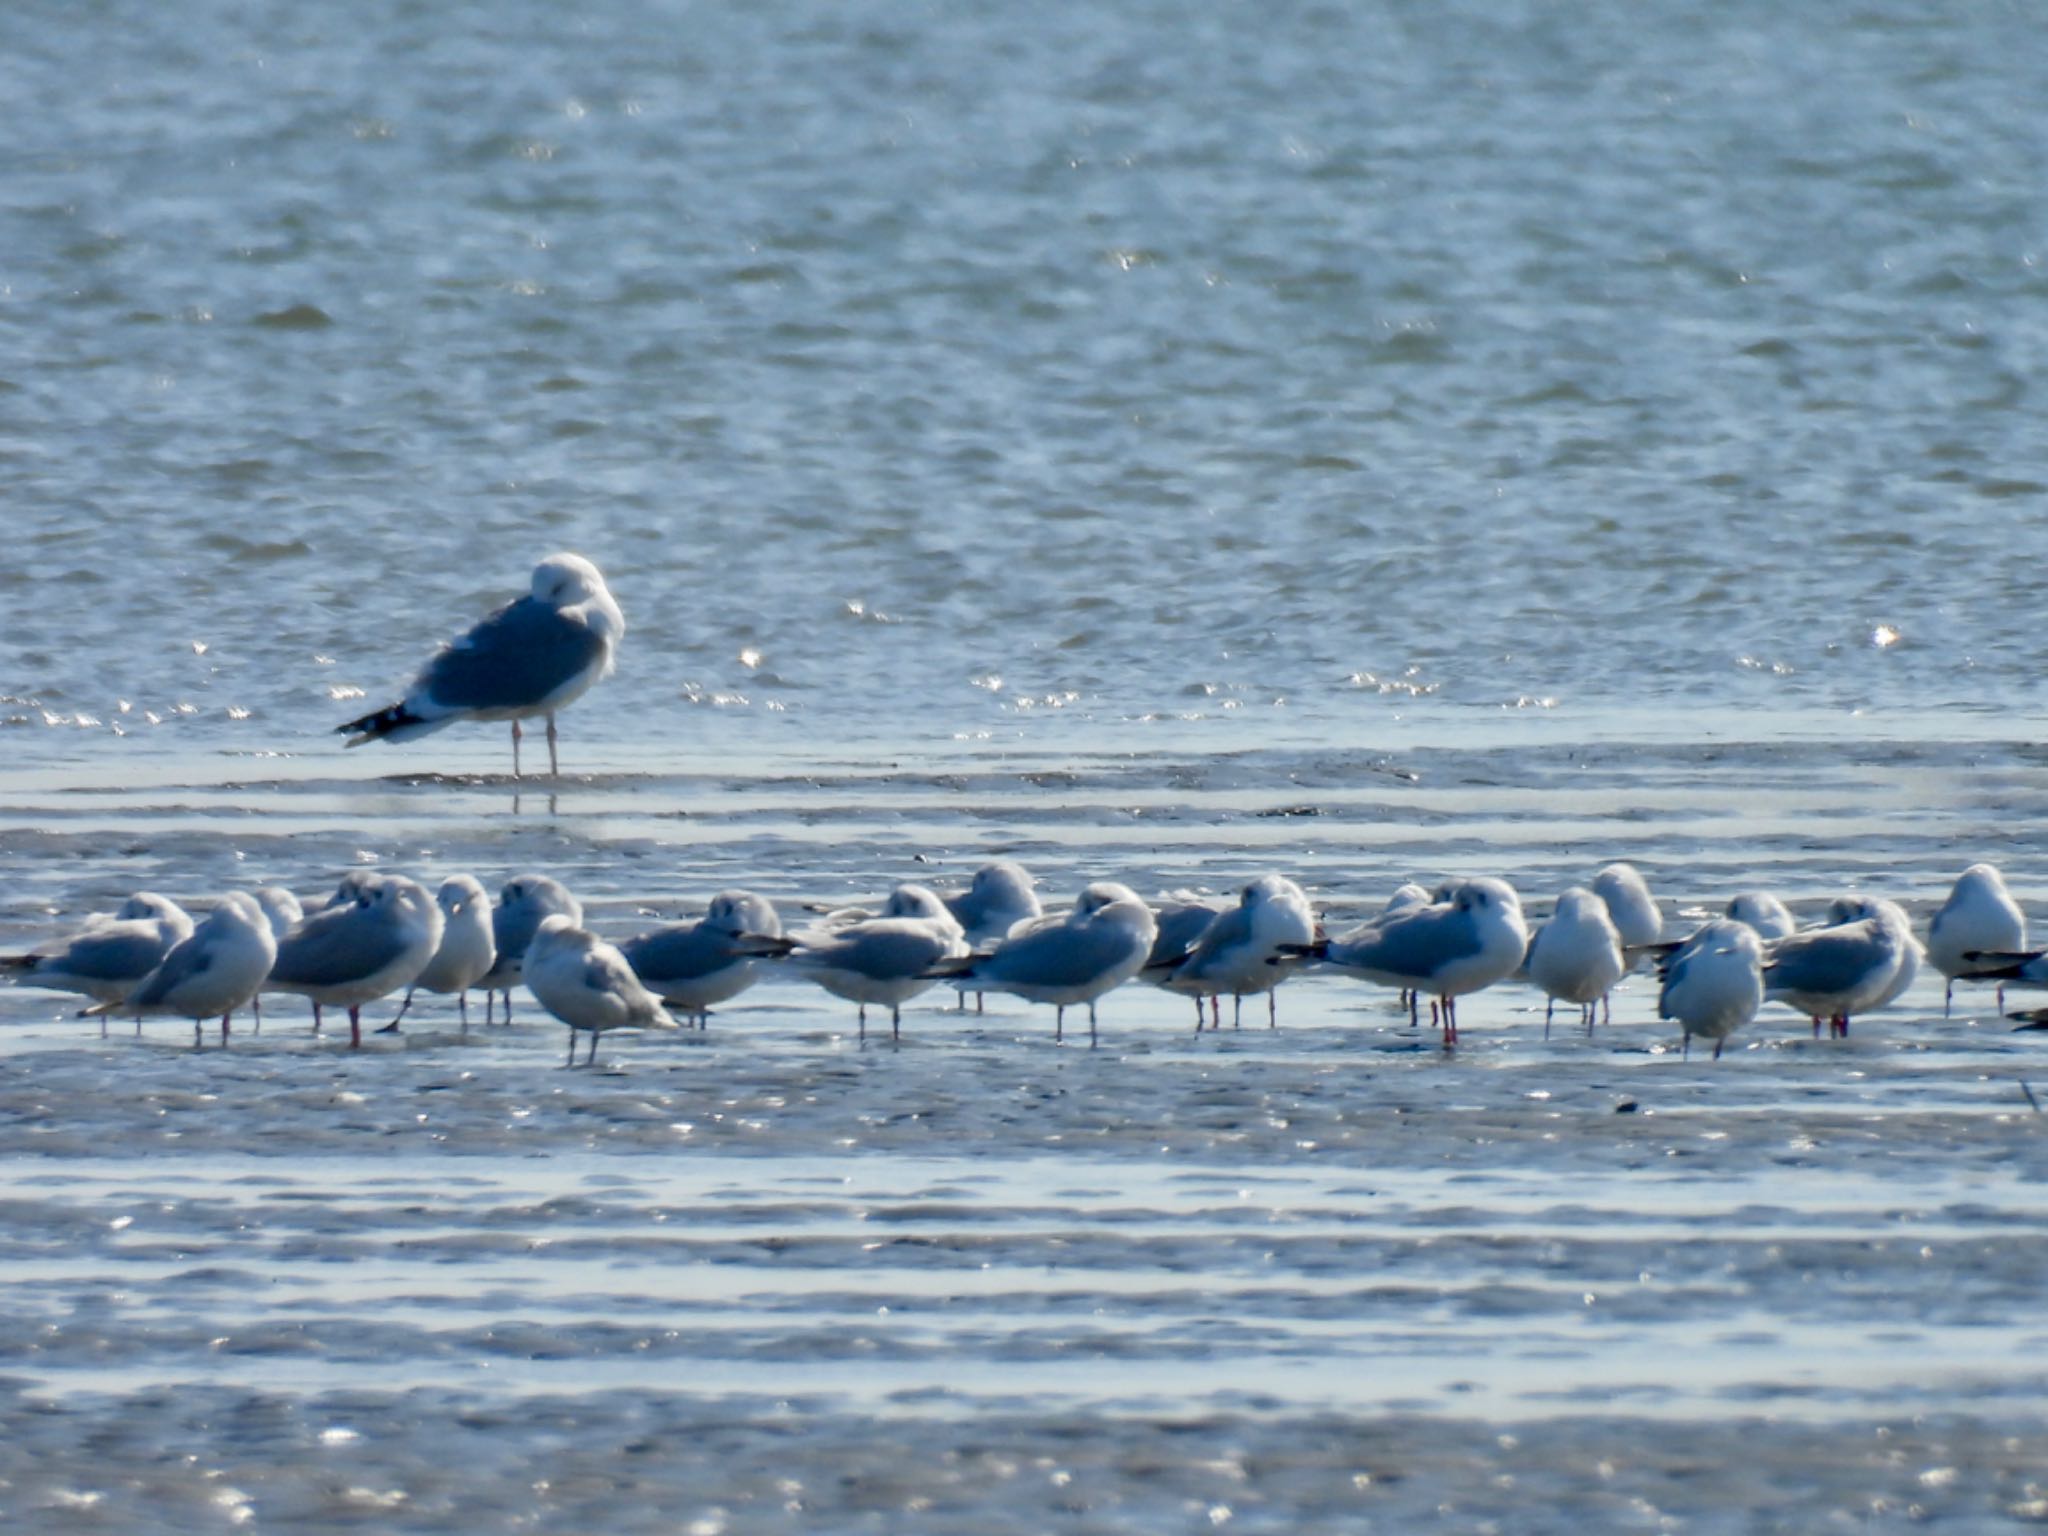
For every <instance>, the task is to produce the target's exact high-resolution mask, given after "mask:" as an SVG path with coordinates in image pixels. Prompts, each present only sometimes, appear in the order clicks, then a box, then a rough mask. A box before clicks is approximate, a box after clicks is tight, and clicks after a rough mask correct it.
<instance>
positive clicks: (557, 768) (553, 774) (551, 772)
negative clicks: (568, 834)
mask: <svg viewBox="0 0 2048 1536" xmlns="http://www.w3.org/2000/svg"><path fill="white" fill-rule="evenodd" d="M561 776H562V767H561V764H559V763H557V762H556V761H555V717H554V715H553V714H552V713H550V714H549V715H548V777H550V778H554V779H559V778H560V777H561ZM591 1042H592V1044H593V1045H594V1044H595V1043H596V1037H595V1036H592V1037H591Z"/></svg>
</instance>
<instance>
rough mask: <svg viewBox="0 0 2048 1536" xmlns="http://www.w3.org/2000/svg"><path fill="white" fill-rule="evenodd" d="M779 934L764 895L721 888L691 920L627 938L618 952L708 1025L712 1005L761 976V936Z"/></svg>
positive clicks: (667, 998)
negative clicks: (706, 906) (708, 904)
mask: <svg viewBox="0 0 2048 1536" xmlns="http://www.w3.org/2000/svg"><path fill="white" fill-rule="evenodd" d="M781 937H782V919H781V918H779V917H777V916H776V915H775V908H774V907H773V906H772V905H770V904H769V902H768V900H767V898H766V897H763V896H756V895H755V894H754V893H753V892H752V891H720V892H719V893H718V894H717V895H716V896H714V897H712V898H711V906H710V908H709V909H708V910H707V911H706V912H705V913H704V916H703V917H701V918H700V919H698V920H697V921H696V922H694V923H670V924H668V925H667V926H665V927H661V928H654V929H650V930H649V931H648V932H646V933H643V934H639V935H637V936H636V937H634V938H630V939H628V940H626V941H625V943H623V944H621V945H620V946H619V953H620V954H622V955H624V956H625V957H626V963H627V964H628V965H630V966H632V967H633V973H634V974H635V975H636V976H638V977H639V978H640V979H641V981H643V982H644V983H646V985H647V989H648V990H649V991H651V992H653V993H654V994H655V995H656V996H657V997H659V998H660V999H661V1000H662V1002H664V1003H666V1004H667V1005H668V1006H669V1007H671V1008H674V1009H677V1010H679V1011H680V1012H682V1013H683V1014H684V1015H686V1016H687V1017H689V1018H692V1019H695V1020H696V1021H697V1023H698V1027H699V1028H703V1029H708V1028H709V1027H710V1023H711V1010H712V1008H713V1007H714V1006H715V1005H717V1004H719V1003H724V1002H730V1001H731V1000H732V999H733V998H735V997H738V996H739V995H740V994H741V993H742V992H744V991H746V990H747V988H749V987H751V986H752V985H753V984H754V983H755V982H756V981H758V980H759V979H760V974H761V961H760V959H759V958H758V957H759V956H760V953H761V948H762V946H761V943H760V941H761V940H763V939H779V938H781Z"/></svg>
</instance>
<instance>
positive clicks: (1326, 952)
mask: <svg viewBox="0 0 2048 1536" xmlns="http://www.w3.org/2000/svg"><path fill="white" fill-rule="evenodd" d="M1278 948H1279V951H1280V954H1279V958H1280V959H1282V960H1327V959H1329V958H1330V941H1329V940H1328V939H1317V940H1316V941H1315V942H1314V943H1313V944H1282V945H1279V946H1278Z"/></svg>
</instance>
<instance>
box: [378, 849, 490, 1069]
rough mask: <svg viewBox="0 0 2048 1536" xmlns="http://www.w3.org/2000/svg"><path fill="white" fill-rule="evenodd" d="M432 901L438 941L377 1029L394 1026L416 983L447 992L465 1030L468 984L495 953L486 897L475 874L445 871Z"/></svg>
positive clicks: (391, 1030)
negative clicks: (386, 1020)
mask: <svg viewBox="0 0 2048 1536" xmlns="http://www.w3.org/2000/svg"><path fill="white" fill-rule="evenodd" d="M434 905H436V906H437V907H439V908H440V909H441V943H440V947H439V948H437V949H436V950H435V951H434V958H433V959H431V960H429V961H428V962H427V964H426V968H425V969H424V970H422V971H421V972H420V973H419V975H417V976H415V977H414V978H413V980H412V985H411V986H409V987H407V988H406V989H405V1001H404V1002H402V1003H400V1004H399V1005H398V1015H397V1017H396V1018H394V1019H392V1021H391V1022H390V1023H389V1024H386V1025H385V1026H384V1027H383V1028H382V1029H380V1030H379V1031H377V1033H379V1034H380V1035H388V1034H395V1033H396V1032H397V1030H398V1021H399V1019H402V1018H404V1017H405V1011H406V1009H408V1008H410V1007H411V1006H412V995H413V993H415V992H417V991H419V990H420V989H421V988H422V987H424V988H425V989H426V990H427V991H429V992H439V993H442V994H443V995H446V994H447V993H450V992H453V993H454V994H455V1006H456V1007H457V1008H458V1009H459V1010H461V1013H462V1032H463V1033H464V1034H465V1035H466V1034H468V1033H469V989H470V988H471V987H473V986H475V985H476V984H477V983H478V982H479V981H481V980H483V978H484V973H485V972H487V971H488V970H490V968H491V966H492V965H493V964H495V963H496V961H497V958H498V950H497V945H496V943H495V942H494V941H493V939H492V937H491V898H490V897H489V896H487V895H486V894H485V893H484V888H483V885H482V884H481V883H480V882H479V881H478V880H477V878H476V876H474V875H450V876H449V877H448V878H447V879H446V880H443V881H442V882H441V889H440V890H438V891H436V892H435V893H434Z"/></svg>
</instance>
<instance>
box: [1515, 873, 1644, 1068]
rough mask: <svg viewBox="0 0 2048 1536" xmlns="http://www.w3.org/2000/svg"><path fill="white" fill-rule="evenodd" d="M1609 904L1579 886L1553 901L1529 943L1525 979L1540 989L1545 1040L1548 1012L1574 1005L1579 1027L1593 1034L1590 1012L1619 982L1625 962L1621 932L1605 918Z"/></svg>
mask: <svg viewBox="0 0 2048 1536" xmlns="http://www.w3.org/2000/svg"><path fill="white" fill-rule="evenodd" d="M1608 912H1609V909H1608V906H1607V903H1606V902H1605V901H1602V900H1601V899H1600V898H1599V897H1598V896H1596V895H1594V894H1593V892H1591V891H1589V890H1587V889H1586V888H1585V887H1584V886H1582V885H1575V886H1573V887H1572V888H1571V889H1570V890H1568V891H1566V892H1565V893H1564V894H1563V895H1562V896H1560V897H1558V898H1557V910H1556V912H1554V913H1553V914H1552V915H1551V918H1550V921H1548V922H1547V923H1545V924H1544V925H1543V926H1542V927H1541V928H1538V929H1537V930H1536V934H1535V937H1534V938H1532V939H1530V941H1529V951H1528V972H1529V980H1531V981H1532V982H1534V983H1535V984H1536V985H1537V986H1538V987H1539V988H1541V989H1542V991H1543V994H1544V997H1545V1002H1544V1005H1543V1038H1544V1039H1546V1040H1548V1039H1549V1038H1550V1014H1551V1010H1552V1009H1553V1008H1555V1007H1556V1006H1557V1005H1558V1004H1559V1003H1561V1002H1563V1003H1576V1004H1577V1005H1578V1008H1579V1022H1580V1023H1582V1024H1584V1025H1585V1026H1586V1033H1587V1034H1589V1035H1590V1034H1592V1033H1593V1013H1594V1010H1595V1009H1596V1008H1597V1007H1598V1006H1599V1003H1600V1000H1601V999H1602V998H1604V997H1606V996H1607V993H1608V990H1609V989H1610V988H1611V987H1613V985H1614V984H1615V983H1616V982H1617V981H1620V980H1621V978H1622V974H1623V972H1625V971H1626V970H1627V969H1628V962H1627V961H1626V960H1625V959H1623V957H1622V952H1621V932H1620V930H1619V929H1617V928H1616V927H1615V926H1614V920H1613V918H1612V917H1610V916H1609V915H1608Z"/></svg>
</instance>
